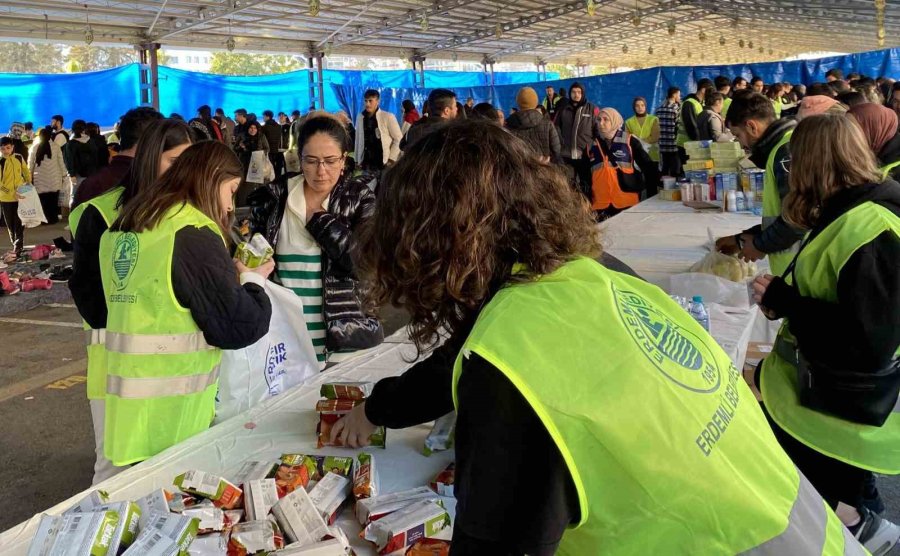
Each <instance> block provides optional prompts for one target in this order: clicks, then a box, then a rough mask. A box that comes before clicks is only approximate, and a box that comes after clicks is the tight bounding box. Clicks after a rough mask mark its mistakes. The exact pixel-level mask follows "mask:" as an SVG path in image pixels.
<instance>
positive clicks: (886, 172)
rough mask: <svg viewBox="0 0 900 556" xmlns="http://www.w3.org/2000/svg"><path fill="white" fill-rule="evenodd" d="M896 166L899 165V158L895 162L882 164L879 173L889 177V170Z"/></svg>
mask: <svg viewBox="0 0 900 556" xmlns="http://www.w3.org/2000/svg"><path fill="white" fill-rule="evenodd" d="M897 166H900V160H898V161H896V162H891V163H890V164H886V165H884V166H882V167H881V173H882V175H883V176H884V178H885V179H887V178H889V177H891V170H893V169H894V168H896V167H897Z"/></svg>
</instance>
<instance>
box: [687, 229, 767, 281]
mask: <svg viewBox="0 0 900 556" xmlns="http://www.w3.org/2000/svg"><path fill="white" fill-rule="evenodd" d="M707 233H708V234H709V244H708V247H709V253H707V254H706V255H705V256H704V257H703V258H702V259H700V260H699V261H697V262H696V263H694V265H693V266H692V267H691V268H690V269H689V270H690V271H691V272H699V273H702V274H713V275H715V276H718V277H720V278H724V279H726V280H731V281H732V282H745V281H746V280H749V279H752V278H753V277H754V276H755V275H756V272H757V268H756V263H748V262H744V261H742V260H741V259H739V258H738V257H736V256H734V255H725V254H723V253H719V252H718V251H716V238H715V236H714V235H713V231H712V230H711V229H707Z"/></svg>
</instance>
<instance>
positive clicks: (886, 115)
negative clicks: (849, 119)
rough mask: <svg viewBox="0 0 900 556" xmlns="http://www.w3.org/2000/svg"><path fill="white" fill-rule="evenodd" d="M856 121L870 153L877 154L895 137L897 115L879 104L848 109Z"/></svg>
mask: <svg viewBox="0 0 900 556" xmlns="http://www.w3.org/2000/svg"><path fill="white" fill-rule="evenodd" d="M849 114H852V115H853V117H854V118H856V121H857V122H859V125H860V127H862V130H863V133H864V134H865V136H866V141H868V142H869V147H870V148H871V149H872V152H874V153H875V154H878V153H879V152H880V151H881V149H883V148H884V146H885V145H886V144H887V142H888V141H890V140H891V139H893V138H894V136H895V135H897V123H898V119H897V113H896V112H894V111H893V110H891V109H890V108H885V107H884V106H881V105H880V104H872V103H871V102H867V103H865V104H857V105H856V106H854V107H853V108H851V109H850V111H849Z"/></svg>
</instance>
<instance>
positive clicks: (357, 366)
mask: <svg viewBox="0 0 900 556" xmlns="http://www.w3.org/2000/svg"><path fill="white" fill-rule="evenodd" d="M403 334H404V332H403V331H401V332H399V333H398V334H395V335H394V336H392V337H391V338H389V339H388V341H387V342H386V343H384V344H382V345H381V346H379V347H377V348H375V349H374V350H372V351H371V352H368V353H366V354H365V355H363V356H361V357H359V358H357V359H354V360H351V361H347V362H346V363H344V364H341V365H338V366H336V367H334V368H333V369H330V370H329V371H328V372H327V373H324V374H322V375H320V376H318V377H316V378H315V379H314V380H311V381H310V382H308V383H306V384H304V385H301V386H298V387H296V388H294V389H292V390H290V391H288V392H286V393H285V394H283V395H281V396H279V397H277V398H273V399H271V400H269V401H267V402H265V403H263V404H261V405H259V406H257V407H255V408H253V409H250V410H249V411H247V412H245V413H243V414H240V415H238V416H236V417H234V418H233V419H230V420H228V421H225V422H224V423H221V424H219V425H217V426H215V427H213V428H211V429H209V430H207V431H205V432H203V433H201V434H199V435H197V436H194V437H192V438H190V439H189V440H187V441H185V442H183V443H181V444H179V445H177V446H173V447H172V448H170V449H168V450H166V451H165V452H163V453H161V454H159V455H157V456H156V457H154V458H152V459H149V460H147V461H145V462H142V463H140V464H139V465H136V466H134V467H132V468H131V469H129V470H127V471H125V472H123V473H121V474H119V475H117V476H115V477H112V478H110V479H109V480H107V481H105V482H103V483H101V484H100V485H97V486H96V487H95V488H97V489H101V490H105V491H106V492H108V493H109V495H110V499H111V500H112V501H119V500H130V499H134V498H139V497H141V496H144V495H145V494H147V493H149V492H151V491H152V490H154V489H157V488H167V489H169V490H176V489H175V487H173V486H172V479H174V478H175V476H176V475H178V474H179V473H182V472H184V471H187V470H189V469H200V470H203V471H209V472H212V473H219V474H222V475H224V476H225V477H226V478H227V477H230V476H233V475H234V474H235V473H236V472H237V471H238V469H239V468H240V467H241V465H242V464H243V463H244V462H246V461H260V460H262V461H268V460H271V461H272V462H275V461H277V460H278V458H279V456H280V455H281V454H283V453H300V454H335V455H345V456H346V455H355V454H357V453H359V452H360V451H361V450H350V449H345V448H324V449H322V450H316V449H315V446H316V438H315V430H316V423H317V421H318V416H317V414H316V413H315V411H314V408H315V404H316V401H317V400H318V399H319V387H320V386H321V384H322V383H324V382H335V381H362V380H370V381H376V380H379V379H381V378H383V377H387V376H393V375H397V374H399V373H401V372H402V371H404V370H405V369H406V368H408V367H409V366H410V363H406V362H405V361H403V356H404V355H406V356H409V357H414V356H415V349H413V348H412V346H411V345H410V344H408V343H401V342H403V340H404V338H405V336H404V335H403ZM423 395H427V393H423ZM429 430H430V426H418V427H412V428H409V429H405V430H390V431H388V434H387V449H380V448H373V449H368V450H366V451H367V452H369V453H371V454H373V455H374V457H375V462H376V466H377V469H378V472H379V475H380V483H381V489H382V492H384V493H388V492H397V491H400V490H405V489H408V488H413V487H417V486H424V485H427V484H428V482H429V481H430V480H431V479H432V478H433V477H434V476H435V475H437V473H438V472H439V471H441V470H442V469H443V468H444V467H446V466H447V464H448V463H449V462H450V461H451V460H452V459H453V453H452V451H451V452H444V453H438V454H434V455H432V456H430V457H425V456H423V455H422V447H423V442H424V440H425V436H426V435H427V434H428V432H429ZM90 490H94V489H89V490H87V491H85V492H82V493H80V494H77V495H75V496H73V497H72V498H70V499H68V500H66V501H63V502H60V503H59V504H57V505H56V506H53V507H52V508H50V509H48V510H46V512H45V513H49V514H59V513H62V512H63V511H64V510H66V509H67V508H68V507H70V506H71V505H72V504H73V503H75V502H76V501H77V500H78V499H80V498H82V497H84V496H85V495H86V494H88V492H90ZM444 501H445V504H446V505H447V507H448V510H450V511H451V513H455V501H454V500H453V499H445V500H444ZM39 520H40V516H39V515H36V516H34V517H32V518H31V519H29V520H28V521H25V522H23V523H20V524H19V525H16V526H15V527H13V528H11V529H9V530H8V531H5V532H3V533H2V534H0V554H2V555H4V556H12V555H19V554H26V552H27V550H28V546H29V544H30V543H31V539H32V537H33V536H34V533H35V530H36V527H37V524H38V522H39ZM338 525H340V526H341V528H342V529H343V530H344V531H345V532H346V533H347V536H348V537H349V538H350V539H351V541H352V544H353V547H354V550H356V552H357V554H374V553H375V550H374V546H373V545H371V544H369V543H367V542H365V541H362V540H360V539H358V538H357V534H358V533H359V531H360V525H359V523H358V522H357V521H356V518H355V516H354V512H353V508H352V506H351V507H348V508H346V509H345V510H344V512H343V514H342V515H341V518H340V519H339V520H338ZM445 533H449V531H446V532H445Z"/></svg>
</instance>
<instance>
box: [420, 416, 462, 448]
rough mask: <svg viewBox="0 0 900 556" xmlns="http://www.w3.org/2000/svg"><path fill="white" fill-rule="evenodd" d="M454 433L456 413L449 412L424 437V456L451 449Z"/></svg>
mask: <svg viewBox="0 0 900 556" xmlns="http://www.w3.org/2000/svg"><path fill="white" fill-rule="evenodd" d="M455 432H456V412H455V411H451V412H450V413H448V414H446V415H444V416H443V417H441V418H440V419H438V420H437V421H435V422H434V426H433V427H432V428H431V432H430V433H428V436H426V437H425V449H424V453H425V455H426V456H430V455H431V454H433V453H434V452H443V451H444V450H449V449H450V448H451V447H453V435H454V433H455Z"/></svg>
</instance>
